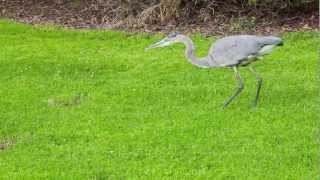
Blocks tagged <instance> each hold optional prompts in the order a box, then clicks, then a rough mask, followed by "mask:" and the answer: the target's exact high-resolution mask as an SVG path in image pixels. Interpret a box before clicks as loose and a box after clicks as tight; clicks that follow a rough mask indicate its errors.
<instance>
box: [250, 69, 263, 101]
mask: <svg viewBox="0 0 320 180" xmlns="http://www.w3.org/2000/svg"><path fill="white" fill-rule="evenodd" d="M249 70H250V71H251V72H252V73H253V74H254V75H255V76H256V79H257V92H256V98H255V99H254V101H253V106H257V104H258V99H259V94H260V89H261V86H262V78H261V76H260V75H259V74H258V73H257V72H256V71H255V69H254V68H253V67H252V66H249Z"/></svg>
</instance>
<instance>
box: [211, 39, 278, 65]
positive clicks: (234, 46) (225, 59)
mask: <svg viewBox="0 0 320 180" xmlns="http://www.w3.org/2000/svg"><path fill="white" fill-rule="evenodd" d="M279 43H281V39H280V38H276V37H266V36H264V37H258V36H250V35H241V36H229V37H226V38H222V39H220V40H218V41H217V42H216V43H215V44H214V45H213V46H212V47H211V48H210V50H209V54H210V56H211V57H212V58H213V60H214V61H215V62H216V63H217V64H219V65H220V66H232V65H237V64H240V63H241V62H242V61H244V60H246V59H249V58H254V57H257V56H259V51H260V50H261V49H262V48H263V47H264V46H266V45H277V44H279Z"/></svg>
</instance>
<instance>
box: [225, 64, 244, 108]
mask: <svg viewBox="0 0 320 180" xmlns="http://www.w3.org/2000/svg"><path fill="white" fill-rule="evenodd" d="M233 71H234V74H235V78H236V80H237V81H238V88H237V90H236V92H235V93H234V94H233V95H232V96H231V97H230V98H229V99H228V100H227V101H226V102H225V103H224V105H223V108H226V107H227V106H228V105H229V104H230V103H231V101H232V100H233V99H234V98H235V97H237V96H238V95H239V94H240V93H241V91H242V90H243V88H244V85H243V82H242V79H241V77H240V74H239V71H238V69H237V67H236V66H234V67H233Z"/></svg>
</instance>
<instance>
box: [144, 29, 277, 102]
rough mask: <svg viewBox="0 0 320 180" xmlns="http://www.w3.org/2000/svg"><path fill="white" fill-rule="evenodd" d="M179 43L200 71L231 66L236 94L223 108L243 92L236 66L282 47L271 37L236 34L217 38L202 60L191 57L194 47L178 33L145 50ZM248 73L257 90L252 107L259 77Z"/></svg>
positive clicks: (259, 81) (245, 63) (185, 37)
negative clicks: (252, 76)
mask: <svg viewBox="0 0 320 180" xmlns="http://www.w3.org/2000/svg"><path fill="white" fill-rule="evenodd" d="M177 42H180V43H183V44H185V46H186V50H185V55H186V57H187V59H188V60H189V62H190V63H192V64H193V65H195V66H197V67H200V68H215V67H230V68H231V67H232V68H233V70H234V73H235V76H236V79H237V81H238V89H237V91H236V93H235V94H234V95H233V96H231V98H229V99H228V100H227V101H226V102H225V104H224V107H226V106H227V105H228V104H229V103H230V102H231V101H232V100H233V99H234V98H235V97H236V96H237V95H238V94H240V92H241V91H242V89H243V83H242V79H241V77H240V74H239V72H238V70H237V68H238V67H239V66H247V65H249V64H250V63H252V62H253V61H256V60H259V59H261V57H262V56H264V55H265V54H268V53H270V52H272V50H273V49H274V47H276V46H280V45H282V44H283V43H282V40H281V39H280V38H278V37H275V36H253V35H237V36H228V37H224V38H222V39H218V40H217V41H216V42H215V43H214V44H213V45H212V46H211V48H210V49H209V52H208V55H207V56H206V57H203V58H197V57H196V56H195V46H194V44H193V42H192V40H191V39H190V38H189V37H187V36H184V35H181V34H177V33H174V34H171V35H169V36H168V37H166V38H164V39H163V40H161V41H159V42H158V43H155V44H153V45H151V46H149V47H148V48H147V49H152V48H158V47H164V46H168V45H170V44H173V43H177ZM249 70H250V71H251V72H252V73H253V74H254V75H255V76H256V78H257V81H258V88H257V93H256V99H255V101H254V105H256V104H257V101H258V98H259V93H260V88H261V85H262V78H261V77H260V76H259V75H258V73H256V72H255V70H254V69H253V68H252V67H249Z"/></svg>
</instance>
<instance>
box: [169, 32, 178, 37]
mask: <svg viewBox="0 0 320 180" xmlns="http://www.w3.org/2000/svg"><path fill="white" fill-rule="evenodd" d="M177 35H178V33H177V32H173V33H171V34H169V35H168V38H175V37H176V36H177Z"/></svg>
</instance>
